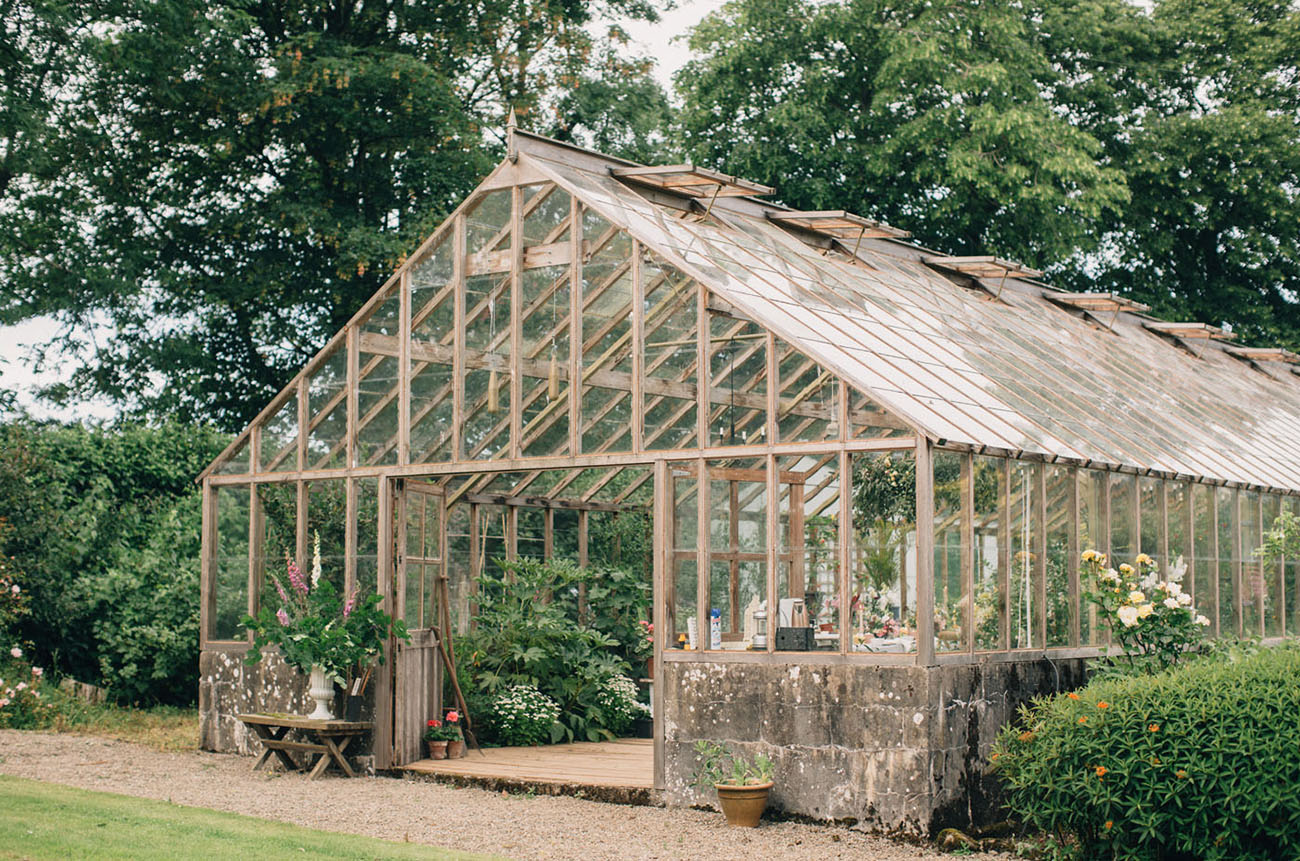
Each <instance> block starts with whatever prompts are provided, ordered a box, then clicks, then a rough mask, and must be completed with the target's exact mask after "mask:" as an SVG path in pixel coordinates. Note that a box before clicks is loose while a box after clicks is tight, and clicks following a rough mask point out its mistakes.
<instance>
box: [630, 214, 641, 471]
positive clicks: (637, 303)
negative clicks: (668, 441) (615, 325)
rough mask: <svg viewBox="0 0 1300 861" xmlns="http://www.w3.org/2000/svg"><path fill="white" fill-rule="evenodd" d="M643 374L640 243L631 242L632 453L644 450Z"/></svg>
mask: <svg viewBox="0 0 1300 861" xmlns="http://www.w3.org/2000/svg"><path fill="white" fill-rule="evenodd" d="M644 374H645V288H644V285H643V284H642V283H641V243H640V242H638V241H636V240H633V242H632V391H631V393H630V395H629V397H630V398H631V400H632V404H631V406H632V410H631V414H632V451H641V450H642V449H644V448H645V428H644V425H645V422H644V416H643V415H642V413H641V410H642V405H643V404H644V403H645V400H644V398H643V395H642V389H643V388H644V387H643V385H642V381H641V380H642V375H644Z"/></svg>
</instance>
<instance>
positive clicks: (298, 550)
mask: <svg viewBox="0 0 1300 861" xmlns="http://www.w3.org/2000/svg"><path fill="white" fill-rule="evenodd" d="M294 487H295V489H296V490H297V511H296V513H297V519H296V520H295V522H294V527H295V528H294V537H295V538H296V542H295V546H294V553H295V555H296V556H297V562H298V567H299V568H301V569H303V570H306V569H307V567H308V566H309V565H310V564H311V561H310V560H311V550H310V549H309V548H310V547H311V543H310V542H311V539H310V537H309V536H308V535H307V508H308V506H309V505H310V504H311V488H310V486H309V485H308V483H307V482H305V481H297V482H294Z"/></svg>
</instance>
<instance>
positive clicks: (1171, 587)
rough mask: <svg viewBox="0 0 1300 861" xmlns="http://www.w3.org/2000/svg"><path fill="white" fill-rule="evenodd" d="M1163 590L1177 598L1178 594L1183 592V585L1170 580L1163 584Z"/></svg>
mask: <svg viewBox="0 0 1300 861" xmlns="http://www.w3.org/2000/svg"><path fill="white" fill-rule="evenodd" d="M1165 591H1166V592H1168V593H1169V594H1170V595H1173V596H1174V597H1175V598H1177V597H1178V596H1179V595H1181V594H1183V587H1182V586H1179V585H1178V584H1177V583H1175V582H1174V581H1172V580H1170V581H1169V582H1168V583H1166V584H1165Z"/></svg>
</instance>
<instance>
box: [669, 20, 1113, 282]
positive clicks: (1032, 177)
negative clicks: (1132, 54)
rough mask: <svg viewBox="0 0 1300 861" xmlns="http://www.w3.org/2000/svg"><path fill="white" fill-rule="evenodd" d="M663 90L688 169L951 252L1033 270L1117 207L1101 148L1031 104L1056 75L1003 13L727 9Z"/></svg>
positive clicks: (1021, 26) (1074, 244) (1023, 23)
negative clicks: (899, 230) (709, 171)
mask: <svg viewBox="0 0 1300 861" xmlns="http://www.w3.org/2000/svg"><path fill="white" fill-rule="evenodd" d="M691 47H692V48H693V49H694V50H695V51H696V52H698V53H700V54H702V55H703V56H702V57H701V58H700V59H698V60H695V61H693V62H692V63H691V64H689V65H688V66H687V68H686V69H684V70H683V71H682V72H681V74H680V75H679V77H678V79H677V81H678V86H679V87H680V88H681V90H682V92H683V95H684V97H685V107H684V109H683V112H682V127H683V131H684V134H685V140H686V142H687V146H688V148H689V150H690V151H691V153H692V155H694V156H695V157H696V158H697V159H699V160H700V161H702V162H705V163H709V164H714V165H717V166H719V167H722V168H725V169H726V170H728V171H730V172H735V173H739V174H742V175H745V176H748V177H752V178H754V179H757V180H759V181H761V182H766V183H769V184H772V185H775V186H777V188H778V193H779V194H780V196H781V197H782V198H783V199H784V200H785V201H786V202H787V203H790V204H791V205H794V206H797V207H802V208H807V209H839V208H843V209H849V210H852V211H856V212H860V213H861V214H863V215H869V216H873V217H876V218H883V219H884V220H887V221H890V222H893V223H896V224H898V225H899V226H902V227H905V228H907V229H909V230H911V231H912V232H913V233H914V234H915V235H916V237H917V238H918V240H920V241H921V242H922V243H923V244H926V245H931V246H934V247H938V248H942V249H944V250H946V251H951V252H954V253H988V252H996V253H1000V254H1007V255H1011V256H1014V257H1017V258H1019V259H1022V260H1025V261H1026V262H1029V263H1033V264H1039V265H1044V264H1047V263H1050V262H1052V261H1055V260H1059V259H1061V258H1064V257H1067V256H1070V255H1072V254H1074V253H1077V252H1078V251H1080V250H1081V249H1086V248H1090V247H1091V246H1092V245H1093V244H1095V230H1093V227H1094V226H1095V225H1096V224H1098V222H1099V220H1100V219H1101V217H1102V216H1103V215H1105V214H1106V213H1108V212H1112V211H1115V210H1117V209H1118V208H1119V207H1120V206H1121V205H1123V203H1124V202H1125V201H1126V200H1127V191H1126V189H1125V185H1124V181H1123V177H1122V176H1121V175H1120V174H1119V172H1118V171H1116V170H1115V169H1113V168H1111V167H1108V166H1107V165H1105V164H1103V163H1102V162H1101V160H1100V158H1099V156H1100V154H1101V151H1102V147H1101V145H1100V143H1099V142H1098V141H1097V140H1096V139H1095V138H1093V137H1092V136H1091V135H1089V134H1087V133H1086V132H1085V131H1083V130H1081V129H1079V128H1077V127H1075V126H1073V125H1071V124H1070V123H1069V122H1067V121H1066V120H1065V119H1064V118H1062V117H1061V116H1059V115H1058V114H1057V113H1056V112H1055V111H1054V110H1053V108H1052V105H1051V104H1050V103H1049V102H1048V101H1047V100H1046V99H1044V98H1043V97H1042V93H1043V92H1044V91H1045V90H1046V89H1048V88H1050V87H1051V85H1052V84H1053V83H1054V81H1055V80H1056V77H1057V72H1056V71H1055V70H1054V69H1053V68H1052V66H1051V64H1050V63H1049V62H1048V60H1047V57H1046V56H1045V54H1044V53H1043V51H1042V49H1041V47H1040V46H1039V44H1038V42H1037V40H1036V34H1035V32H1034V30H1033V27H1032V22H1031V21H1030V20H1029V19H1028V18H1027V17H1026V16H1025V15H1024V14H1023V12H1022V10H1021V9H1020V8H1019V7H1014V6H1011V5H1009V4H997V3H994V4H987V3H950V4H929V3H921V2H914V3H903V4H898V3H886V2H881V0H845V2H836V3H829V4H824V3H812V2H806V0H740V2H737V3H733V4H730V5H728V6H726V7H724V9H723V11H722V12H720V13H716V14H715V15H714V16H712V17H711V18H710V19H708V20H707V21H706V22H704V23H703V24H701V25H700V26H699V27H698V28H697V29H696V30H695V32H694V34H693V37H692V41H691Z"/></svg>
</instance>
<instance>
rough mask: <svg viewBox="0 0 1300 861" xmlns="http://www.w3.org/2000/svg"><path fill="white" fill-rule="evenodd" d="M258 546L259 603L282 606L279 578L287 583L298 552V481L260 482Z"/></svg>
mask: <svg viewBox="0 0 1300 861" xmlns="http://www.w3.org/2000/svg"><path fill="white" fill-rule="evenodd" d="M257 506H258V510H257V518H258V527H257V531H256V533H255V534H256V535H257V537H258V547H257V548H256V549H255V554H254V558H253V565H254V573H255V574H256V576H257V580H256V582H258V583H260V584H261V588H260V591H259V592H258V607H259V608H261V607H272V608H276V609H278V608H279V607H280V605H281V604H282V603H283V602H282V601H281V600H280V596H279V595H277V594H276V590H275V579H279V580H280V583H281V585H284V586H286V587H287V581H286V580H285V577H286V568H287V566H288V563H289V560H291V559H296V558H297V555H298V485H297V483H293V484H259V485H257Z"/></svg>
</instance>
